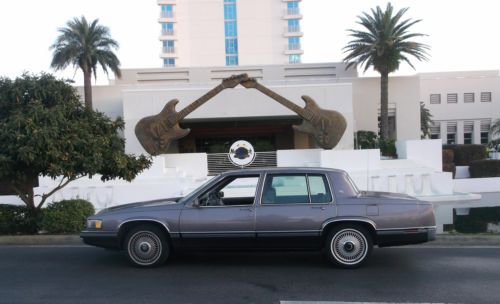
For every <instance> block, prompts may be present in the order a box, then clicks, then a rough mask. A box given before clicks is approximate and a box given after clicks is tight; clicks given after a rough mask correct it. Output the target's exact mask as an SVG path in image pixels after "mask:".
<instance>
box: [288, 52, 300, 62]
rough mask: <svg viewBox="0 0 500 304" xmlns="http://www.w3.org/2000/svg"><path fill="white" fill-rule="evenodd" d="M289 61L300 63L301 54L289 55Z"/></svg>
mask: <svg viewBox="0 0 500 304" xmlns="http://www.w3.org/2000/svg"><path fill="white" fill-rule="evenodd" d="M288 63H300V55H298V54H293V55H288Z"/></svg>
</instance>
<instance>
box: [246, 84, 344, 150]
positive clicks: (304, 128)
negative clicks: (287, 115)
mask: <svg viewBox="0 0 500 304" xmlns="http://www.w3.org/2000/svg"><path fill="white" fill-rule="evenodd" d="M241 85H242V86H244V87H245V88H255V89H257V90H259V91H260V92H262V93H264V94H265V95H267V96H269V97H271V98H272V99H274V100H276V101H277V102H279V103H280V104H282V105H283V106H285V107H287V108H288V109H290V110H292V111H294V112H295V113H297V114H298V115H299V116H300V117H301V118H302V119H303V122H302V124H301V125H299V126H293V127H294V128H295V129H296V130H297V131H301V132H306V133H309V134H312V135H313V136H314V139H315V140H316V143H317V145H318V146H319V147H321V148H323V149H333V148H334V147H335V146H336V145H337V144H338V143H339V141H340V139H341V138H342V135H343V134H344V132H345V129H346V127H347V123H346V120H345V118H344V116H343V115H342V114H340V113H339V112H337V111H334V110H324V109H322V108H320V107H319V106H318V104H317V103H316V102H315V101H314V99H312V98H311V97H309V96H306V95H303V96H302V99H303V100H304V102H305V103H306V106H305V107H304V108H301V107H300V106H298V105H296V104H295V103H293V102H291V101H290V100H288V99H286V98H285V97H283V96H281V95H279V94H277V93H276V92H274V91H272V90H270V89H268V88H267V87H265V86H263V85H262V84H260V83H258V82H257V80H256V79H254V78H248V79H247V80H244V81H243V82H241Z"/></svg>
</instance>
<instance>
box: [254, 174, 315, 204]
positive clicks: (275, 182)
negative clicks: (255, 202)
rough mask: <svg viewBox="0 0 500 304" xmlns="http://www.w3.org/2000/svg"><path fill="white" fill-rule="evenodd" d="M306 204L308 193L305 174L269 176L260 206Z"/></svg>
mask: <svg viewBox="0 0 500 304" xmlns="http://www.w3.org/2000/svg"><path fill="white" fill-rule="evenodd" d="M304 203H305V204H307V203H309V192H308V191H307V181H306V176H305V174H297V175H295V174H294V175H291V174H290V175H269V176H268V177H267V179H266V183H265V187H264V192H263V195H262V204H304Z"/></svg>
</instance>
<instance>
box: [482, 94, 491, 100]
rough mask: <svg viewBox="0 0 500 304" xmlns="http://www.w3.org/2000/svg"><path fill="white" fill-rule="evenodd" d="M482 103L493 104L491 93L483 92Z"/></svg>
mask: <svg viewBox="0 0 500 304" xmlns="http://www.w3.org/2000/svg"><path fill="white" fill-rule="evenodd" d="M481 102H491V92H481Z"/></svg>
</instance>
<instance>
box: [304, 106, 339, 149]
mask: <svg viewBox="0 0 500 304" xmlns="http://www.w3.org/2000/svg"><path fill="white" fill-rule="evenodd" d="M302 99H303V100H304V102H305V103H306V106H305V107H304V113H303V114H304V115H301V116H302V118H303V119H304V120H303V122H302V124H301V125H299V126H294V128H295V129H296V130H297V131H301V132H305V133H309V134H311V135H313V136H314V139H315V140H316V143H317V144H318V146H320V147H321V148H323V149H333V148H334V147H335V146H336V145H337V144H338V143H339V141H340V139H341V138H342V135H344V132H345V130H346V127H347V122H346V120H345V118H344V116H343V115H342V114H340V113H339V112H337V111H334V110H324V109H322V108H320V107H319V106H318V104H317V103H316V102H315V101H314V100H313V99H312V98H311V97H309V96H302Z"/></svg>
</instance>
